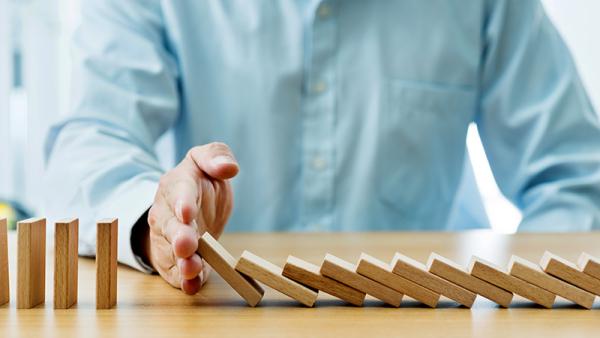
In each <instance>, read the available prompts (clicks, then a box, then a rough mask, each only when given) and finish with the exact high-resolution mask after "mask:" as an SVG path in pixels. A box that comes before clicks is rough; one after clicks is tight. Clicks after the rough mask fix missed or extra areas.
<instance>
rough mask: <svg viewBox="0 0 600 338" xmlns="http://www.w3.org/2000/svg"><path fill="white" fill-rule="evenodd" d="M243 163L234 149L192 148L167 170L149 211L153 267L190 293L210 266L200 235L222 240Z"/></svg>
mask: <svg viewBox="0 0 600 338" xmlns="http://www.w3.org/2000/svg"><path fill="white" fill-rule="evenodd" d="M238 171H239V167H238V164H237V161H236V160H235V158H234V157H233V154H232V153H231V150H230V149H229V147H228V146H227V145H225V144H223V143H210V144H207V145H203V146H197V147H194V148H192V149H191V150H190V151H188V153H187V155H186V156H185V158H184V159H183V160H182V161H181V162H180V163H179V164H178V165H177V166H176V167H175V168H173V169H172V170H171V171H169V172H167V173H166V174H164V175H163V176H162V177H161V179H160V184H159V187H158V191H157V192H156V196H155V198H154V204H153V205H152V207H151V208H150V210H149V212H148V224H149V225H150V236H149V245H147V248H148V251H150V252H149V253H146V257H149V261H150V263H151V265H152V266H153V267H154V269H156V270H157V271H158V273H159V274H160V275H161V276H162V277H163V278H164V279H165V280H166V281H167V282H168V283H169V284H171V285H172V286H174V287H177V288H181V289H182V290H183V291H184V292H185V293H187V294H195V293H197V292H198V291H199V290H200V287H201V286H202V284H204V282H205V280H206V277H207V269H206V268H205V267H204V263H203V261H202V259H201V258H200V256H199V255H198V254H197V253H196V250H197V249H198V239H199V236H200V235H201V234H203V233H204V232H205V231H208V232H209V233H210V234H211V235H212V236H214V237H215V238H218V237H219V236H220V235H221V233H222V232H223V228H224V226H225V223H226V222H227V219H228V218H229V215H230V214H231V209H232V207H233V193H232V191H231V186H230V184H229V179H230V178H232V177H234V176H235V175H237V173H238Z"/></svg>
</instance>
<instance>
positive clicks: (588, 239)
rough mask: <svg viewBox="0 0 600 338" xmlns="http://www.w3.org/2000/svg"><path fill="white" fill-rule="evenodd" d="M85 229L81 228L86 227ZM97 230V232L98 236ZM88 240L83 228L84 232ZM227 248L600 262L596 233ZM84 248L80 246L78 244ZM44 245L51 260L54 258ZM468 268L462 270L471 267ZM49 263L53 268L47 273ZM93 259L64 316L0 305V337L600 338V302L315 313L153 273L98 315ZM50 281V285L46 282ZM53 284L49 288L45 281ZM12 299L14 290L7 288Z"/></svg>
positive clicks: (280, 258)
mask: <svg viewBox="0 0 600 338" xmlns="http://www.w3.org/2000/svg"><path fill="white" fill-rule="evenodd" d="M82 226H83V223H82ZM94 231H95V230H94ZM16 235H17V234H16V232H15V231H9V246H8V248H9V250H10V251H9V259H10V266H9V268H10V273H11V280H10V281H11V286H14V285H16V276H17V265H16V260H17V236H16ZM81 237H82V239H83V228H81ZM219 243H221V244H222V245H223V246H224V247H225V248H227V251H229V252H230V253H231V254H232V255H233V256H234V257H238V256H239V254H241V253H242V251H243V250H245V249H252V250H253V251H255V253H256V254H260V256H261V257H264V258H265V259H268V260H269V261H271V262H273V263H275V264H277V265H280V266H283V265H284V264H285V261H286V258H287V256H288V255H289V254H292V255H294V256H297V257H300V258H302V259H304V260H306V261H309V262H313V263H315V264H317V263H318V264H320V262H321V260H322V259H323V256H324V255H325V254H326V253H327V252H331V253H332V254H334V255H336V256H338V257H340V258H343V259H345V260H348V261H351V262H352V260H353V259H357V258H358V254H359V253H360V252H367V253H369V254H371V255H373V256H375V257H381V258H385V260H386V263H387V264H389V263H390V261H391V258H392V256H393V255H394V253H395V252H396V251H397V250H398V249H399V248H401V249H402V252H403V253H405V254H406V255H409V256H411V257H414V258H416V259H419V260H421V261H426V260H427V257H428V256H429V254H430V253H431V252H432V251H435V252H437V253H438V254H440V255H443V256H444V257H448V258H451V259H452V260H454V261H456V262H459V263H462V262H468V260H469V258H470V256H471V254H476V255H478V256H480V257H489V258H490V259H493V261H495V262H499V263H502V264H505V265H506V263H508V261H509V259H510V256H511V255H512V254H516V255H518V256H520V257H523V258H525V259H528V260H531V261H533V262H539V259H540V257H541V255H542V254H543V252H544V251H545V250H550V251H552V252H555V253H556V254H559V255H560V256H562V257H564V258H566V259H569V260H572V261H576V260H577V257H578V256H579V254H580V253H581V252H582V251H585V252H587V253H589V254H591V255H594V256H596V257H598V256H600V246H598V243H600V232H586V233H561V234H550V233H517V234H514V235H504V234H494V233H491V232H489V231H482V230H478V231H466V232H444V233H435V232H361V233H234V232H227V231H226V232H225V233H224V234H223V235H222V236H221V237H220V238H219ZM80 245H82V243H80ZM53 250H54V246H53V245H52V246H49V248H48V253H47V255H48V257H47V258H48V262H52V261H53V260H54V257H53ZM465 266H466V264H465ZM52 270H53V266H52V264H47V274H48V275H51V274H52ZM95 271H96V270H95V261H94V259H90V258H85V257H80V258H79V297H78V298H79V299H78V303H77V305H76V306H74V307H72V308H71V309H69V310H66V311H54V310H53V309H52V303H51V299H50V297H51V296H52V292H49V293H48V295H47V296H48V298H47V302H46V304H45V306H40V307H39V308H36V309H33V310H24V311H21V310H17V309H16V301H11V303H9V304H6V305H4V306H2V307H0V337H86V338H88V337H89V338H101V337H138V336H141V337H171V336H176V337H183V338H198V337H204V336H206V337H240V336H243V337H265V336H271V337H272V336H286V337H317V336H325V337H340V336H341V337H389V336H400V335H401V336H406V337H440V336H441V337H492V338H494V337H498V338H502V337H515V338H521V337H525V338H531V337H538V336H541V337H552V338H554V337H556V338H559V337H595V336H596V335H597V333H598V327H600V301H596V302H595V304H594V307H593V309H592V310H585V309H583V308H581V307H580V306H578V305H576V304H573V303H572V302H570V301H567V300H565V299H563V298H561V297H557V300H556V304H555V309H553V310H543V309H540V307H539V306H537V305H535V304H534V303H532V302H530V301H528V300H526V299H523V298H522V297H514V299H513V301H512V303H511V307H510V308H509V309H508V310H507V309H501V308H499V307H498V305H497V304H496V303H494V302H492V301H489V300H488V299H486V298H483V297H477V300H476V301H475V304H474V305H473V307H472V308H471V309H465V308H456V307H454V302H450V301H448V300H444V299H442V300H441V301H440V303H439V304H438V308H436V309H430V308H427V307H426V306H425V305H423V304H421V303H417V302H415V301H413V300H412V299H409V297H405V298H404V299H403V301H402V306H401V307H400V308H394V307H389V306H382V303H381V302H380V301H377V300H375V299H372V298H370V297H368V298H367V299H366V300H365V302H364V307H355V306H350V305H348V304H346V303H344V302H342V301H339V300H337V299H334V298H333V297H331V296H329V295H327V294H325V293H320V294H319V298H318V300H317V302H316V308H304V307H302V306H300V305H299V303H297V302H296V301H295V300H292V299H290V298H289V297H287V296H285V295H283V294H281V293H279V292H275V291H273V290H270V289H269V290H265V295H264V297H263V299H262V300H261V302H260V305H259V306H258V307H255V308H252V307H249V306H247V304H246V302H245V301H244V300H243V299H242V298H241V297H240V296H239V295H238V294H237V293H236V292H235V291H233V290H232V289H231V287H230V286H229V284H227V282H225V281H224V280H223V279H222V278H221V277H220V276H219V275H218V274H216V273H213V274H211V275H210V278H209V279H208V281H207V282H206V284H205V285H204V286H203V287H202V290H201V291H200V292H199V293H198V294H197V295H195V296H189V295H186V294H184V293H182V292H181V290H179V289H176V288H173V287H171V286H169V285H168V284H167V283H166V282H165V281H164V280H163V279H162V278H161V277H160V276H159V275H148V274H144V273H140V272H139V271H136V270H134V269H131V268H128V267H126V266H123V265H120V266H119V268H118V274H119V302H118V306H117V307H116V308H114V309H112V310H105V311H96V310H95V305H96V304H95V287H94V284H95V278H96V272H95ZM48 282H50V281H48ZM48 286H49V287H50V286H51V283H48ZM11 296H12V297H11V299H16V298H15V297H16V288H15V287H12V288H11Z"/></svg>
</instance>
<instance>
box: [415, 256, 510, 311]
mask: <svg viewBox="0 0 600 338" xmlns="http://www.w3.org/2000/svg"><path fill="white" fill-rule="evenodd" d="M427 269H428V270H429V272H431V273H433V274H434V275H437V276H439V277H442V278H444V279H446V280H449V281H451V282H452V283H454V284H457V285H460V286H462V287H463V288H465V289H467V290H470V291H471V292H474V293H476V294H480V295H481V296H483V297H485V298H487V299H489V300H491V301H493V302H495V303H497V304H498V305H500V306H502V307H508V306H509V305H510V302H511V301H512V298H513V294H512V292H509V291H506V290H504V289H502V288H499V287H497V286H495V285H494V284H490V283H488V282H486V281H484V280H482V279H479V278H476V277H473V276H471V275H470V274H469V273H468V272H467V271H466V269H465V268H463V267H462V266H460V265H458V264H457V263H455V262H453V261H451V260H449V259H447V258H445V257H443V256H440V255H438V254H436V253H432V254H431V255H430V256H429V260H428V261H427Z"/></svg>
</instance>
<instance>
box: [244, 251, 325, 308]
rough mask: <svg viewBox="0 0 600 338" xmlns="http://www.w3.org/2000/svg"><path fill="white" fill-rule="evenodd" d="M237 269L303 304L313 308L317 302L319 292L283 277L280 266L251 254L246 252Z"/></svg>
mask: <svg viewBox="0 0 600 338" xmlns="http://www.w3.org/2000/svg"><path fill="white" fill-rule="evenodd" d="M235 269H236V270H237V271H239V272H241V273H243V274H245V275H247V276H249V277H250V278H254V279H256V280H257V281H259V282H261V283H263V284H265V285H267V286H269V287H271V288H273V289H275V290H277V291H279V292H281V293H283V294H284V295H287V296H289V297H291V298H293V299H295V300H297V301H299V302H300V303H301V304H303V305H305V306H308V307H312V306H313V305H314V304H315V301H316V300H317V294H318V293H317V292H316V291H314V290H311V289H309V288H307V287H306V286H304V285H302V284H300V283H297V282H294V281H293V280H291V279H289V278H287V277H284V276H283V269H282V268H280V267H279V266H277V265H275V264H273V263H271V262H269V261H267V260H265V259H263V258H261V257H258V256H257V255H255V254H253V253H251V252H250V251H244V252H243V253H242V256H241V257H240V258H239V259H238V261H237V264H236V265H235Z"/></svg>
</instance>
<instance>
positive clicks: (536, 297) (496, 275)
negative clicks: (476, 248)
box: [469, 256, 556, 308]
mask: <svg viewBox="0 0 600 338" xmlns="http://www.w3.org/2000/svg"><path fill="white" fill-rule="evenodd" d="M469 271H470V273H471V275H473V276H475V277H477V278H479V279H483V280H484V281H486V282H489V283H492V284H494V285H496V286H498V287H501V288H503V289H505V290H508V291H510V292H514V293H516V294H518V295H520V296H523V297H525V298H527V299H529V300H531V301H533V302H535V303H537V304H539V305H541V306H543V307H546V308H552V305H553V304H554V299H555V298H556V296H555V295H554V294H553V293H551V292H548V291H546V290H544V289H542V288H540V287H538V286H535V285H533V284H529V283H527V282H525V281H523V280H521V279H519V278H517V277H514V276H511V275H509V274H508V273H507V272H506V271H504V270H503V269H502V268H500V267H498V266H495V265H494V264H492V263H489V262H486V261H485V260H483V259H481V258H478V257H475V256H473V258H472V259H471V263H470V264H469Z"/></svg>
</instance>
